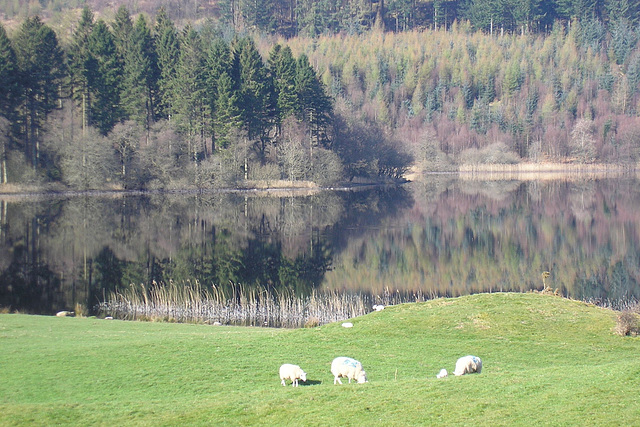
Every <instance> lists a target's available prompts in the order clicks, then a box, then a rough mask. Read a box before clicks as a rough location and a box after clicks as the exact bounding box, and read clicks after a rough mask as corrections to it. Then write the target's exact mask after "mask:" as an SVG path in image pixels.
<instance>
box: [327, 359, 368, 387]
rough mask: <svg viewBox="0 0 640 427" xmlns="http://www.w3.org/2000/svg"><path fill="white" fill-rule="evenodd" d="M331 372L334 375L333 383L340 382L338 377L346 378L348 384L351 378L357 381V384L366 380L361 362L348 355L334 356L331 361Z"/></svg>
mask: <svg viewBox="0 0 640 427" xmlns="http://www.w3.org/2000/svg"><path fill="white" fill-rule="evenodd" d="M331 373H332V374H333V376H334V379H333V384H334V385H335V384H336V383H340V384H342V381H340V377H343V378H348V379H349V384H351V380H356V381H358V384H363V383H366V382H367V373H366V372H365V371H364V369H362V363H360V362H358V361H357V360H355V359H351V358H350V357H336V358H335V359H333V362H331Z"/></svg>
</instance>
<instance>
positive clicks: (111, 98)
mask: <svg viewBox="0 0 640 427" xmlns="http://www.w3.org/2000/svg"><path fill="white" fill-rule="evenodd" d="M89 52H90V58H91V67H92V69H93V72H92V73H91V74H90V76H91V79H90V81H89V86H90V89H91V93H92V98H93V106H92V110H91V118H92V120H91V123H92V124H93V125H95V126H96V127H97V128H98V129H99V130H100V133H102V134H103V135H106V134H107V133H109V132H110V131H111V130H112V129H113V126H114V125H115V124H116V123H117V122H118V121H119V120H120V118H121V117H122V114H123V112H122V110H121V108H120V95H121V87H120V81H121V67H120V62H119V61H118V55H117V51H116V44H115V40H114V37H113V34H111V31H110V30H109V27H107V24H105V22H104V21H102V20H99V21H98V22H96V24H95V25H94V27H93V31H92V32H91V36H90V37H89Z"/></svg>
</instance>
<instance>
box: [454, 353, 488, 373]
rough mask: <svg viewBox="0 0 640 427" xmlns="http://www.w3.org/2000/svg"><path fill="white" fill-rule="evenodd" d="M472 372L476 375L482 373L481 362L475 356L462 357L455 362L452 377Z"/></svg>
mask: <svg viewBox="0 0 640 427" xmlns="http://www.w3.org/2000/svg"><path fill="white" fill-rule="evenodd" d="M474 372H476V373H478V374H479V373H480V372H482V360H480V358H479V357H476V356H464V357H461V358H460V359H458V361H457V362H456V370H455V371H454V372H453V375H455V376H460V375H464V374H472V373H474Z"/></svg>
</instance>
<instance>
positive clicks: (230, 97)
mask: <svg viewBox="0 0 640 427" xmlns="http://www.w3.org/2000/svg"><path fill="white" fill-rule="evenodd" d="M238 104H239V97H238V92H237V90H236V88H235V87H234V82H233V80H232V79H231V77H230V76H229V74H228V73H227V72H223V73H222V74H221V75H220V77H219V79H218V84H217V86H216V97H215V106H214V108H215V115H214V119H213V133H214V136H215V141H216V146H217V147H219V148H227V147H228V146H229V144H230V139H229V137H230V135H231V134H232V131H233V129H236V128H240V127H241V126H242V116H241V113H240V109H239V108H238Z"/></svg>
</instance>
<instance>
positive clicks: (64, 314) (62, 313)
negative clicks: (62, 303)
mask: <svg viewBox="0 0 640 427" xmlns="http://www.w3.org/2000/svg"><path fill="white" fill-rule="evenodd" d="M74 315H75V313H74V312H73V311H66V310H64V311H59V312H57V313H56V316H57V317H73V316H74Z"/></svg>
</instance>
